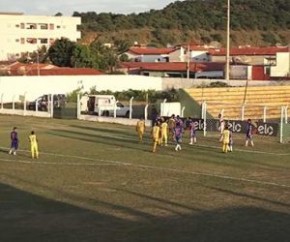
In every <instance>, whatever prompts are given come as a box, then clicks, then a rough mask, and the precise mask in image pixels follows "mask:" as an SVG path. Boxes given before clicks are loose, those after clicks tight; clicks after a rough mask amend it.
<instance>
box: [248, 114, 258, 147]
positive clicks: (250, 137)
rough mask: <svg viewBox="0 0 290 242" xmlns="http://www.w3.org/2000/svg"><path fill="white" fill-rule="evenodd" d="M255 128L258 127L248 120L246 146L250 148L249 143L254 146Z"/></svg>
mask: <svg viewBox="0 0 290 242" xmlns="http://www.w3.org/2000/svg"><path fill="white" fill-rule="evenodd" d="M255 128H256V127H255V126H254V124H253V123H252V120H251V119H248V121H247V126H246V142H245V146H248V144H249V141H250V143H251V146H254V141H253V134H254V132H255Z"/></svg>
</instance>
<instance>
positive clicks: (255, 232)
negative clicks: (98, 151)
mask: <svg viewBox="0 0 290 242" xmlns="http://www.w3.org/2000/svg"><path fill="white" fill-rule="evenodd" d="M0 194H1V195H0V197H1V207H0V240H1V241H9V242H13V241H29V242H34V241H37V242H39V241H50V242H51V241H62V242H66V241H69V242H79V241H94V242H95V241H98V242H114V241H119V242H120V241H121V242H122V241H124V242H138V241H144V242H145V241H146V242H151V241H152V242H153V241H154V242H155V241H156V242H160V241H166V242H176V241H178V242H179V241H180V242H192V241H204V242H207V241H208V242H213V241H222V242H227V241H229V242H232V241H235V242H240V241H241V242H243V241H244V242H248V241H255V242H277V241H279V242H283V241H285V242H286V241H289V240H290V235H289V226H290V215H289V213H281V212H275V211H270V210H266V209H262V208H255V207H237V208H226V209H216V210H211V211H198V212H195V213H193V212H192V213H190V214H186V215H185V214H179V215H177V216H168V217H165V216H158V215H157V214H156V215H152V214H150V215H149V214H146V213H144V212H140V211H137V210H134V209H132V208H129V207H124V206H119V205H116V204H110V203H106V202H103V201H98V199H94V200H93V202H92V201H90V202H91V203H92V204H91V205H95V206H94V207H95V208H96V210H97V211H94V210H89V209H84V208H81V207H78V206H74V205H70V204H67V203H64V202H58V201H54V200H50V199H47V198H44V197H40V196H37V195H33V194H31V193H28V192H25V191H22V190H19V189H16V188H14V187H12V186H9V185H6V184H0ZM66 195H67V194H66ZM135 195H137V196H139V195H138V194H135ZM141 196H143V195H141ZM71 198H73V199H74V202H76V200H78V199H81V198H80V197H78V196H75V195H73V196H72V197H71ZM147 198H148V197H147ZM149 198H150V199H152V198H151V197H149ZM158 202H159V203H158V206H159V207H161V208H162V207H166V206H167V205H168V204H167V203H168V202H167V201H166V200H160V199H158ZM149 204H150V203H149ZM169 205H171V206H173V207H174V206H178V204H175V203H174V204H169ZM102 208H103V209H104V210H103V209H102ZM106 208H110V209H112V210H113V211H115V212H116V213H117V214H118V212H121V213H123V214H124V213H125V216H126V215H127V216H128V217H130V215H133V216H135V219H134V221H133V220H129V219H126V218H117V217H116V216H113V215H108V213H105V212H103V213H102V212H101V211H105V210H106Z"/></svg>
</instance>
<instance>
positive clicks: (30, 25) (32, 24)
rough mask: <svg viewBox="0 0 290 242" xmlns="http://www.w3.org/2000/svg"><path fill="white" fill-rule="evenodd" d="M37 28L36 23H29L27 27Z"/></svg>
mask: <svg viewBox="0 0 290 242" xmlns="http://www.w3.org/2000/svg"><path fill="white" fill-rule="evenodd" d="M36 28H37V26H36V24H34V23H28V24H27V28H26V29H36Z"/></svg>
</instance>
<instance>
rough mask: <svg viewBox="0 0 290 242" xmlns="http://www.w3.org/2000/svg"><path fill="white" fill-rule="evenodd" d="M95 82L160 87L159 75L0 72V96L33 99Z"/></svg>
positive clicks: (114, 87) (107, 86)
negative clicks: (74, 74) (9, 74)
mask: <svg viewBox="0 0 290 242" xmlns="http://www.w3.org/2000/svg"><path fill="white" fill-rule="evenodd" d="M94 86H95V87H96V89H97V90H111V91H124V90H128V89H135V90H148V89H155V90H162V79H161V78H157V77H146V76H137V75H136V76H133V75H97V76H13V77H7V76H1V77H0V99H1V96H2V99H3V102H12V101H13V99H14V101H21V99H23V96H24V95H26V100H27V101H32V100H35V99H36V98H37V97H39V96H41V95H43V94H67V93H70V92H72V91H73V90H76V89H77V88H80V87H82V91H83V92H85V91H89V90H90V88H92V87H94ZM21 97H22V98H21ZM0 101H1V100H0Z"/></svg>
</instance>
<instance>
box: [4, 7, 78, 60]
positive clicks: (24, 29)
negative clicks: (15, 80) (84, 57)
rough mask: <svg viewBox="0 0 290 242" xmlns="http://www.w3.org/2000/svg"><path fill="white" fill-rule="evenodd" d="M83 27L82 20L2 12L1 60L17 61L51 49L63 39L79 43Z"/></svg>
mask: <svg viewBox="0 0 290 242" xmlns="http://www.w3.org/2000/svg"><path fill="white" fill-rule="evenodd" d="M80 24H81V18H80V17H64V16H31V15H24V14H22V13H0V34H1V38H0V60H10V59H13V60H15V59H17V58H20V57H21V56H22V55H25V54H27V53H31V52H33V51H36V50H38V49H39V48H40V47H42V46H45V47H47V49H48V48H49V47H50V46H51V45H52V44H53V43H54V41H55V40H56V39H60V38H62V37H64V38H68V39H69V40H71V41H77V40H78V39H80V38H81V32H80V31H79V30H78V26H79V25H80Z"/></svg>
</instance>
